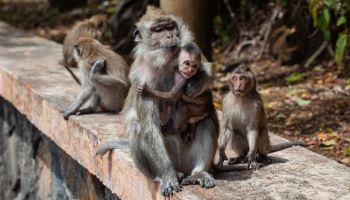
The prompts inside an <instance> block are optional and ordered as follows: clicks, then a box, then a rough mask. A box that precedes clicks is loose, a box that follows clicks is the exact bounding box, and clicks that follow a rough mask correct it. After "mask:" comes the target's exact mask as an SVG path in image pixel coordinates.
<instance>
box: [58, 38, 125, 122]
mask: <svg viewBox="0 0 350 200" xmlns="http://www.w3.org/2000/svg"><path fill="white" fill-rule="evenodd" d="M74 57H75V59H76V61H77V63H78V66H79V70H80V77H81V80H82V83H81V88H80V92H79V95H78V97H77V98H76V99H75V101H74V102H73V103H72V104H71V105H70V106H69V108H68V109H66V110H65V111H64V118H65V119H67V118H68V117H69V116H70V115H73V114H87V113H93V112H95V111H96V110H97V109H100V110H102V111H104V112H118V111H120V110H121V109H122V107H123V105H124V100H125V98H126V95H127V92H128V89H129V84H128V79H127V74H128V72H129V67H128V65H127V63H126V61H125V60H124V59H123V58H122V57H121V56H120V55H118V54H116V53H114V52H113V51H112V50H111V49H110V48H109V47H107V46H104V45H102V44H101V43H100V42H99V41H97V40H95V39H93V38H91V37H84V38H81V39H80V40H79V41H78V42H77V44H76V45H75V46H74ZM88 100H90V101H89V102H88V106H87V108H85V109H82V110H80V111H78V109H79V108H80V107H81V106H82V105H83V104H84V103H85V102H86V101H88Z"/></svg>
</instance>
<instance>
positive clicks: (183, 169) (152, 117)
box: [122, 6, 218, 196]
mask: <svg viewBox="0 0 350 200" xmlns="http://www.w3.org/2000/svg"><path fill="white" fill-rule="evenodd" d="M136 27H137V30H136V31H135V33H134V40H135V41H136V43H137V44H136V47H135V49H134V56H135V60H134V62H133V64H132V67H131V71H130V74H129V79H130V81H131V88H130V91H129V93H128V96H127V99H126V101H125V106H124V108H123V111H122V113H123V117H124V125H125V128H126V131H127V133H128V134H129V144H130V145H129V146H130V153H131V156H132V158H133V160H134V162H135V164H136V166H137V167H138V168H139V169H140V170H141V171H142V172H143V173H144V174H145V175H146V176H148V177H150V178H153V179H154V180H156V181H157V182H159V184H160V191H161V194H162V195H164V196H170V195H172V194H173V192H179V191H181V185H180V179H179V177H178V174H179V173H183V174H185V176H187V177H186V178H184V179H183V180H182V184H200V185H201V186H202V187H205V188H210V187H214V186H215V183H214V179H213V177H212V176H211V175H210V174H209V173H208V171H209V170H210V168H211V167H212V164H213V160H214V156H215V151H216V148H217V137H218V121H217V116H216V115H215V109H214V106H213V105H212V104H211V105H210V106H208V110H210V111H209V112H208V113H209V114H208V115H207V116H206V117H205V118H204V119H203V120H200V121H199V122H197V123H196V124H195V126H196V129H195V137H194V140H193V141H192V142H191V143H187V142H185V141H183V139H182V138H181V136H180V134H167V133H166V132H162V129H161V126H162V124H166V123H167V121H168V120H172V119H171V117H172V116H173V114H174V111H173V110H172V109H170V110H169V109H168V108H169V102H166V101H164V100H159V99H156V98H145V97H144V96H142V95H141V94H140V93H139V92H138V87H137V86H138V85H147V87H148V88H150V89H152V90H157V91H169V90H171V89H172V88H173V87H174V73H175V68H176V67H177V58H178V54H179V50H180V49H181V47H184V46H186V45H187V44H188V43H190V42H192V41H193V39H192V34H191V32H190V31H189V30H188V28H187V26H186V25H185V24H183V22H182V21H181V20H180V19H178V18H176V17H175V16H172V15H169V14H166V13H165V12H163V11H162V10H160V9H158V8H155V7H151V6H149V7H148V8H147V11H146V14H145V15H144V16H143V17H141V19H140V20H139V22H138V23H137V24H136ZM201 66H202V67H201V68H200V69H199V71H198V72H197V73H196V75H194V76H193V77H191V78H190V79H189V80H188V83H187V84H186V85H187V86H186V89H185V92H184V96H188V97H192V98H193V97H197V96H199V95H201V94H203V93H204V92H206V91H208V88H209V86H210V84H211V80H212V79H211V65H210V64H209V63H207V62H202V63H201ZM209 92H210V91H209ZM170 107H172V106H171V105H170Z"/></svg>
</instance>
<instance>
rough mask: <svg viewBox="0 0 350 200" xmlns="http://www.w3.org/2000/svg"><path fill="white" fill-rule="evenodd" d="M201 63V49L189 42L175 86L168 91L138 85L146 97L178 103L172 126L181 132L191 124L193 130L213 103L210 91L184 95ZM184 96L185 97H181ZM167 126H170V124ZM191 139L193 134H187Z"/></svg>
mask: <svg viewBox="0 0 350 200" xmlns="http://www.w3.org/2000/svg"><path fill="white" fill-rule="evenodd" d="M200 65H201V50H200V48H199V47H198V46H197V45H196V44H195V43H192V42H191V43H188V44H187V45H186V46H184V47H182V48H181V50H180V53H179V57H178V67H177V68H176V69H175V73H174V86H173V87H172V88H171V90H170V91H168V92H161V91H157V90H154V89H151V88H149V87H148V86H147V85H138V92H139V93H140V94H141V95H143V96H146V97H151V98H156V99H158V100H164V101H167V102H174V103H176V106H175V107H176V108H175V110H176V111H175V115H174V117H173V121H174V122H173V123H172V125H170V126H172V128H173V129H174V131H175V132H177V133H179V132H182V131H184V130H185V129H186V128H187V124H190V125H191V129H192V132H193V131H194V130H193V129H194V128H195V124H196V123H197V122H198V121H200V120H202V119H204V118H205V117H206V116H207V114H208V112H209V111H208V109H207V108H208V106H209V107H210V104H211V103H212V98H211V96H210V92H204V93H203V94H201V95H198V96H196V97H194V98H192V97H188V96H187V97H186V96H184V92H185V89H186V86H187V84H188V81H189V79H190V78H191V77H193V76H194V75H196V74H197V72H198V70H199V68H200ZM182 97H183V99H181V98H182ZM168 124H169V123H168ZM168 124H167V125H165V126H169V125H168ZM186 136H188V140H189V141H191V140H192V137H193V135H192V134H186Z"/></svg>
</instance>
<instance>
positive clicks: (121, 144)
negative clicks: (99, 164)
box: [96, 140, 129, 155]
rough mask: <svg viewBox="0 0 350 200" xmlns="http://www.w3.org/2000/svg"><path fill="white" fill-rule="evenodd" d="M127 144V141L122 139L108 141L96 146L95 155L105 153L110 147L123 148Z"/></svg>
mask: <svg viewBox="0 0 350 200" xmlns="http://www.w3.org/2000/svg"><path fill="white" fill-rule="evenodd" d="M128 145H129V142H128V141H124V140H113V141H109V142H106V143H104V144H101V145H99V146H98V147H97V149H96V155H104V154H105V153H107V151H109V150H112V149H125V147H127V146H128Z"/></svg>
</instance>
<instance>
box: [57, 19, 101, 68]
mask: <svg viewBox="0 0 350 200" xmlns="http://www.w3.org/2000/svg"><path fill="white" fill-rule="evenodd" d="M106 29H107V16H106V15H103V14H101V15H95V16H92V17H91V18H89V19H86V20H84V21H82V22H78V23H77V24H76V25H75V26H74V27H73V28H72V30H71V31H70V32H69V33H68V34H67V36H66V37H65V39H64V42H63V58H64V65H65V66H67V67H77V62H76V61H75V59H74V56H73V51H74V45H75V44H76V43H77V42H78V40H79V38H82V37H92V38H95V39H97V40H101V37H102V35H103V33H104V32H105V31H106Z"/></svg>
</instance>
